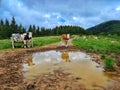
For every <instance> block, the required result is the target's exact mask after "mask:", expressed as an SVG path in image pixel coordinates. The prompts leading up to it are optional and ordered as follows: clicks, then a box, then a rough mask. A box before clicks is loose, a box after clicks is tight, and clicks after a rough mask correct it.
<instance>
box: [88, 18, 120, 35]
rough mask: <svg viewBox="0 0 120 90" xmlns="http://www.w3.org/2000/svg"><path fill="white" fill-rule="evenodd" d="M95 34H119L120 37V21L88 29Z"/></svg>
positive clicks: (108, 22) (104, 23)
mask: <svg viewBox="0 0 120 90" xmlns="http://www.w3.org/2000/svg"><path fill="white" fill-rule="evenodd" d="M87 30H88V31H90V32H92V33H93V34H101V33H103V34H118V35H120V20H111V21H107V22H103V23H101V24H98V25H96V26H94V27H91V28H88V29H87Z"/></svg>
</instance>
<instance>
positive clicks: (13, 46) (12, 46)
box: [11, 37, 15, 48]
mask: <svg viewBox="0 0 120 90" xmlns="http://www.w3.org/2000/svg"><path fill="white" fill-rule="evenodd" d="M11 42H12V48H15V47H14V40H13V39H12V37H11Z"/></svg>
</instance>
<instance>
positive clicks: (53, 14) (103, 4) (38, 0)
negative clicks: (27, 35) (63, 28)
mask: <svg viewBox="0 0 120 90" xmlns="http://www.w3.org/2000/svg"><path fill="white" fill-rule="evenodd" d="M12 16H14V17H15V19H16V22H17V23H18V24H20V23H21V24H22V25H23V26H25V27H28V26H29V25H30V24H35V25H38V26H40V27H46V28H53V27H55V26H59V25H77V26H81V27H83V28H89V27H92V26H95V25H96V24H99V23H101V22H104V21H108V20H120V0H0V19H3V20H5V19H6V18H7V19H9V20H11V19H12Z"/></svg>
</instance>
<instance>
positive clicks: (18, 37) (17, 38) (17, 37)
mask: <svg viewBox="0 0 120 90" xmlns="http://www.w3.org/2000/svg"><path fill="white" fill-rule="evenodd" d="M27 34H28V39H25V36H26V35H27ZM11 42H12V48H14V44H15V43H17V42H21V43H23V45H22V47H24V48H26V46H27V47H30V46H32V47H33V42H32V32H28V33H23V34H19V33H14V34H12V36H11Z"/></svg>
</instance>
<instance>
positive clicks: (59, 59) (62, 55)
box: [23, 51, 111, 89]
mask: <svg viewBox="0 0 120 90" xmlns="http://www.w3.org/2000/svg"><path fill="white" fill-rule="evenodd" d="M68 62H69V63H68ZM23 66H24V71H27V72H25V74H24V77H25V78H34V77H35V76H37V75H39V74H43V73H48V72H52V71H53V70H55V69H59V68H61V69H63V70H64V71H67V72H69V73H71V74H72V75H73V76H75V77H78V78H81V80H79V82H80V83H83V84H84V85H85V86H87V88H89V89H91V88H92V87H93V86H94V85H98V86H102V87H105V86H107V85H109V84H110V83H111V79H110V78H109V77H107V76H105V74H104V72H103V68H102V67H99V68H97V67H96V66H99V65H98V64H97V63H95V62H93V61H92V60H91V57H90V56H89V55H86V54H85V53H82V52H72V51H71V52H67V51H61V52H60V51H58V52H57V51H47V52H39V53H35V54H33V58H32V60H30V61H29V62H28V64H24V65H23Z"/></svg>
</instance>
